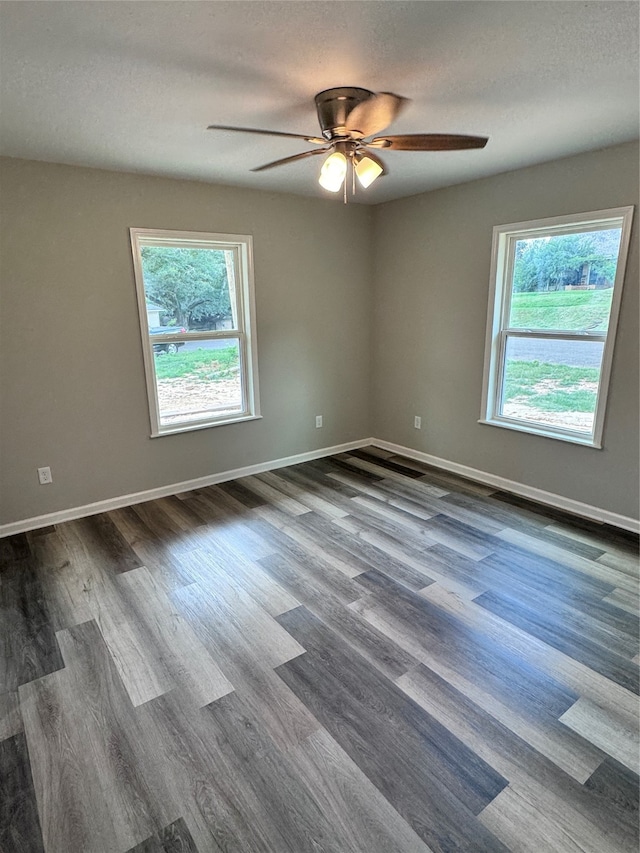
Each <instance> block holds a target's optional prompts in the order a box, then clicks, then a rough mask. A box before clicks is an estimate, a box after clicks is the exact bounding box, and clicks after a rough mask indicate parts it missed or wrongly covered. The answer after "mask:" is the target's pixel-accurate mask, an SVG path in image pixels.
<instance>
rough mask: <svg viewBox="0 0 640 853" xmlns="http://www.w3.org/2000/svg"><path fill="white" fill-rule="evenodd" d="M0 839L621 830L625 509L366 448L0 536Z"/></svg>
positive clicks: (253, 844)
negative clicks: (587, 512) (516, 488)
mask: <svg viewBox="0 0 640 853" xmlns="http://www.w3.org/2000/svg"><path fill="white" fill-rule="evenodd" d="M0 559H1V561H2V562H1V568H0V850H1V851H2V853H14V851H16V853H18V851H20V853H27V851H29V853H42V852H43V851H46V853H160V851H165V853H169V851H172V853H178V851H183V853H185V851H186V853H223V851H224V853H307V851H308V853H329V851H331V853H428V851H432V853H454V851H468V853H485V851H486V853H489V851H491V853H498V851H502V853H506V851H518V853H547V851H549V853H551V851H562V853H565V851H566V853H580V851H582V853H620V852H621V851H628V853H637V850H638V831H637V830H638V776H637V773H638V687H639V682H638V671H639V667H638V618H637V609H638V608H637V605H638V545H637V537H633V536H632V535H631V534H626V533H624V532H621V531H616V530H615V529H613V528H610V527H606V526H603V525H598V524H595V523H588V522H585V521H580V520H577V519H571V518H569V517H567V516H564V515H562V514H561V513H557V512H554V511H552V510H547V509H544V508H542V507H540V506H537V505H534V504H531V503H528V502H526V501H523V500H520V499H516V498H514V497H512V496H509V495H506V494H503V493H500V492H496V491H492V490H491V489H490V488H488V487H485V486H481V485H478V484H474V483H471V482H469V481H466V480H463V479H461V478H458V477H455V476H453V475H449V474H446V473H444V472H442V471H438V470H436V469H433V468H429V467H428V466H425V465H422V464H420V463H416V462H413V461H411V460H408V459H403V458H400V457H397V456H392V455H391V454H389V453H386V452H384V451H381V450H377V449H375V448H367V449H366V450H362V451H353V452H351V453H347V454H340V455H338V456H333V457H330V458H326V459H323V460H319V461H315V462H308V463H304V464H300V465H294V466H291V467H289V468H282V469H279V470H277V471H273V472H269V473H264V474H257V475H255V476H251V477H246V478H244V479H242V480H237V481H234V482H229V483H225V484H221V485H218V486H210V487H208V488H202V489H197V490H195V491H193V492H188V493H184V494H180V495H178V496H176V497H169V498H162V499H160V500H155V501H151V502H148V503H143V504H138V505H136V506H132V507H128V508H125V509H119V510H115V511H113V512H109V513H104V514H102V515H96V516H93V517H90V518H85V519H82V520H79V521H73V522H67V523H64V524H59V525H55V527H49V528H45V529H42V530H37V531H33V532H32V533H28V534H22V535H17V536H13V537H10V538H6V539H3V540H0Z"/></svg>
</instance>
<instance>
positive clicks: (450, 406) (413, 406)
mask: <svg viewBox="0 0 640 853" xmlns="http://www.w3.org/2000/svg"><path fill="white" fill-rule="evenodd" d="M407 156H409V155H407ZM443 156H445V155H443ZM0 190H1V192H2V205H1V211H0V212H1V213H2V221H1V222H0V241H1V242H0V263H1V268H0V275H1V290H0V383H1V387H0V452H1V453H2V458H1V459H0V523H8V522H11V521H17V520H21V519H25V518H29V517H32V516H36V515H40V514H43V513H47V512H54V511H56V510H62V509H67V508H70V507H75V506H80V505H83V504H86V503H89V502H92V501H98V500H103V499H107V498H110V497H117V496H119V495H123V494H128V493H131V492H136V491H141V490H145V489H151V488H154V487H158V486H164V485H168V484H171V483H174V482H179V481H181V480H187V479H191V478H196V477H202V476H206V475H208V474H215V473H217V472H220V471H226V470H229V469H232V468H236V467H241V466H244V465H251V464H255V463H260V462H267V461H269V460H272V459H277V458H279V457H284V456H289V455H292V454H296V453H302V452H304V451H308V450H313V449H316V448H321V447H326V446H331V445H334V444H339V443H342V442H347V441H352V440H356V439H360V438H365V437H367V436H370V435H374V436H376V437H377V438H382V439H386V440H388V441H392V442H396V443H398V444H402V445H405V446H408V447H412V448H415V449H416V450H421V451H423V452H426V453H430V454H433V455H434V456H438V457H441V458H444V459H447V460H450V461H453V462H458V463H462V464H464V465H469V466H471V467H473V468H477V469H480V470H482V471H488V472H491V473H493V474H496V475H500V476H503V477H506V478H508V479H511V480H515V481H518V482H521V483H525V484H527V485H530V486H534V487H537V488H540V489H545V490H548V491H550V492H554V493H556V494H559V495H564V496H566V497H569V498H573V499H576V500H580V501H583V502H585V503H588V504H592V505H594V506H596V507H600V508H603V509H606V510H609V511H611V512H617V513H621V514H623V515H627V516H633V517H636V518H637V517H638V479H637V476H638V475H637V471H638V443H639V442H638V387H639V381H638V240H637V234H638V222H637V216H638V213H637V211H636V219H635V221H634V229H633V237H632V247H631V252H630V257H629V263H628V269H627V280H626V284H625V293H624V297H623V304H622V311H621V319H620V325H619V334H618V340H617V345H616V351H615V356H614V363H613V373H612V380H611V387H610V399H609V409H608V414H607V419H606V423H605V434H604V444H605V447H604V450H594V449H591V448H585V447H579V446H576V445H571V444H567V443H565V442H559V441H554V440H552V439H545V438H541V437H536V436H530V435H525V434H521V433H516V432H511V431H508V430H504V429H498V428H496V427H490V426H484V425H480V424H478V423H477V419H478V417H479V414H480V393H481V385H482V368H483V358H484V335H485V323H486V314H487V298H488V285H489V262H490V254H491V231H492V228H493V226H494V225H495V224H502V223H506V222H516V221H523V220H528V219H535V218H542V217H546V216H554V215H559V214H564V213H575V212H578V211H585V210H598V209H602V208H607V207H618V206H622V205H628V204H636V205H637V204H638V146H637V144H629V145H623V146H618V147H615V148H610V149H607V150H604V151H599V152H593V153H589V154H583V155H579V156H577V157H572V158H569V159H566V160H562V161H556V162H553V163H547V164H544V165H541V166H536V167H533V168H530V169H523V170H520V171H518V172H512V173H508V174H504V175H500V176H497V177H495V178H490V179H487V180H482V181H477V182H474V183H471V184H466V185H461V186H457V187H452V188H449V189H445V190H440V191H437V192H433V193H428V194H425V195H421V196H415V197H413V198H410V199H404V200H401V201H398V202H392V203H390V204H385V205H381V206H379V207H377V208H373V209H372V208H366V207H363V206H360V205H348V206H346V207H345V206H344V205H342V204H339V203H336V201H335V200H334V199H332V200H328V201H324V200H316V199H306V198H300V197H296V196H290V195H281V194H273V193H264V192H254V191H249V190H242V189H237V188H230V187H220V186H212V185H207V184H201V183H196V182H187V181H174V180H165V179H162V178H154V177H146V176H138V175H131V174H119V173H111V172H103V171H98V170H92V169H83V168H74V167H68V166H58V165H52V164H45V163H35V162H30V161H21V160H11V159H5V160H0ZM132 225H133V226H138V227H145V228H170V229H176V230H194V231H219V232H227V233H241V234H242V233H248V234H253V237H254V251H255V263H256V297H257V320H258V356H259V367H260V387H261V401H262V411H263V415H264V417H263V419H262V420H258V421H250V422H247V423H243V424H237V425H229V426H224V427H217V428H215V429H208V430H201V431H197V432H190V433H184V434H181V435H173V436H163V437H161V438H156V439H150V438H149V417H148V409H147V400H146V387H145V381H144V370H143V364H142V350H141V343H140V334H139V329H138V318H137V309H136V301H135V289H134V280H133V269H132V262H131V253H130V248H129V235H128V228H129V227H130V226H132ZM320 413H321V414H323V415H324V418H325V426H324V428H323V429H321V430H316V429H315V427H314V415H315V414H320ZM415 414H419V415H422V417H423V429H422V430H421V431H416V430H414V429H413V416H414V415H415ZM42 465H50V466H51V468H52V471H53V475H54V482H53V484H52V485H51V486H40V485H38V482H37V478H36V468H37V467H39V466H42Z"/></svg>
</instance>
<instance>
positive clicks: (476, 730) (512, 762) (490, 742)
mask: <svg viewBox="0 0 640 853" xmlns="http://www.w3.org/2000/svg"><path fill="white" fill-rule="evenodd" d="M397 684H398V685H399V686H400V687H402V689H403V690H404V691H405V692H406V693H407V695H408V696H410V697H411V698H413V699H414V700H415V701H416V702H418V703H419V704H420V705H421V706H422V707H423V708H425V710H426V711H428V712H429V713H430V714H432V715H433V716H434V717H435V718H436V719H437V720H439V721H440V722H441V723H442V724H443V725H446V726H447V728H448V729H449V731H451V732H452V733H454V734H455V735H456V737H458V738H459V739H460V740H461V741H462V742H463V743H465V744H466V745H467V746H468V747H469V748H471V749H472V750H473V751H474V752H475V753H477V754H478V755H479V756H480V757H482V758H483V759H484V760H485V761H487V762H488V763H489V764H490V765H491V766H492V767H494V768H495V769H496V770H497V771H498V772H499V773H501V774H502V775H503V776H504V777H505V778H507V779H509V783H510V788H511V789H512V792H516V794H521V795H522V796H524V797H525V799H526V800H527V801H528V802H531V801H535V802H536V803H537V804H538V808H537V816H538V819H539V820H541V821H542V822H543V823H547V822H550V824H551V826H550V827H548V828H547V830H546V831H547V833H548V834H549V835H558V833H560V832H562V833H564V834H565V835H567V836H568V837H569V838H572V839H574V841H575V843H577V844H578V846H579V849H589V850H593V851H594V853H596V851H600V853H605V851H606V853H620V851H623V850H624V851H629V853H631V851H635V849H636V848H637V843H638V821H637V803H636V804H633V803H630V802H627V801H626V800H625V801H624V802H623V803H621V802H620V797H619V793H618V790H617V785H616V783H615V782H613V780H612V783H607V782H605V781H604V780H603V781H602V782H601V783H600V784H592V785H590V784H589V779H587V781H586V782H585V784H584V785H583V784H580V783H579V782H578V781H576V780H575V779H574V778H573V777H572V776H570V775H567V774H566V773H565V772H563V771H562V770H561V769H559V768H558V767H557V765H556V764H555V763H554V762H553V761H551V760H550V759H549V758H547V757H546V756H544V755H543V754H542V753H540V752H539V751H537V750H536V749H535V748H534V747H532V746H531V745H530V744H528V743H527V742H526V740H524V739H522V738H521V737H519V736H518V735H517V734H516V733H515V732H513V731H512V730H511V729H510V728H509V727H508V726H507V725H504V724H503V723H502V722H500V721H499V720H497V719H496V718H495V716H493V715H492V714H491V713H489V712H487V711H485V710H484V709H482V708H481V707H480V706H479V705H477V704H476V703H474V702H473V701H472V700H471V699H469V698H468V697H467V696H465V695H464V694H463V693H461V692H460V691H459V690H457V689H456V688H455V687H454V686H453V685H451V684H450V683H449V682H448V681H446V680H445V679H444V678H441V677H440V676H439V675H438V674H437V673H435V672H434V671H433V670H431V669H429V668H428V667H425V666H423V665H420V666H419V667H418V668H417V669H416V670H414V671H412V672H410V673H407V674H406V675H403V676H401V677H400V678H399V679H398V680H397ZM605 763H606V762H605ZM602 767H603V764H600V765H599V767H598V768H597V769H596V771H595V772H594V774H593V776H591V777H589V778H597V777H598V773H599V772H600V768H602ZM505 790H507V789H505ZM510 796H511V795H510ZM499 798H500V795H498V799H499ZM493 802H494V803H495V802H496V801H495V800H494V801H493ZM490 809H491V804H490V805H489V806H488V807H487V809H485V811H484V812H482V817H483V818H484V817H486V815H487V811H488V810H490ZM511 814H512V819H513V820H515V821H516V823H515V825H516V826H520V827H522V830H523V832H524V830H525V829H527V830H528V829H529V821H533V822H535V815H531V816H530V817H526V815H525V816H524V817H526V822H525V823H524V825H523V824H522V823H521V822H520V821H521V818H518V817H517V815H515V813H514V812H513V811H512V812H511ZM494 830H495V831H497V832H498V834H500V836H501V837H503V834H502V832H501V831H500V830H499V829H498V824H496V825H495V827H494ZM532 837H534V838H536V837H537V832H536V831H535V829H534V830H533V832H532ZM503 840H505V838H504V837H503ZM506 843H509V842H508V841H506ZM514 849H515V850H518V849H519V847H518V845H517V844H516V846H515V848H514ZM539 849H540V850H545V849H549V848H545V847H544V846H543V847H541V848H539ZM551 849H553V848H551Z"/></svg>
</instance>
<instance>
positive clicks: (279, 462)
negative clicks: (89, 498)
mask: <svg viewBox="0 0 640 853" xmlns="http://www.w3.org/2000/svg"><path fill="white" fill-rule="evenodd" d="M372 443H373V439H371V438H364V439H360V440H359V441H348V442H347V443H346V444H336V445H334V446H333V447H322V448H320V449H319V450H310V451H307V452H306V453H297V454H296V455H295V456H285V457H283V458H282V459H272V460H271V461H270V462H260V463H259V464H258V465H247V466H246V467H244V468H233V469H232V470H230V471H221V472H220V473H218V474H209V475H207V476H206V477H197V478H196V479H195V480H183V481H182V482H181V483H171V484H169V485H168V486H159V487H158V488H156V489H146V490H145V491H143V492H133V493H132V494H129V495H120V496H119V497H116V498H108V499H107V500H104V501H96V502H95V503H90V504H84V506H75V507H72V508H71V509H63V510H60V511H59V512H49V513H47V514H46V515H37V516H34V517H33V518H25V519H23V520H22V521H13V522H10V523H9V524H0V539H2V538H4V537H5V536H11V535H12V534H14V533H25V532H26V531H27V530H37V529H38V528H39V527H48V526H49V525H51V524H60V523H61V522H63V521H73V520H74V519H76V518H84V517H85V516H87V515H97V514H98V513H99V512H108V511H109V510H111V509H119V508H120V507H123V506H131V505H132V504H139V503H143V502H144V501H152V500H154V499H155V498H166V497H168V496H169V495H177V494H179V493H180V492H190V491H191V490H192V489H201V488H203V487H204V486H213V485H215V484H216V483H225V482H227V480H237V479H238V478H239V477H248V476H249V475H250V474H260V473H261V472H262V471H273V470H274V469H276V468H285V467H286V466H287V465H297V464H298V463H299V462H310V461H311V460H312V459H322V457H324V456H332V455H333V454H334V453H345V452H346V451H347V450H355V449H356V448H358V447H365V446H366V445H367V444H372Z"/></svg>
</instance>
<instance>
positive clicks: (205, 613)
mask: <svg viewBox="0 0 640 853" xmlns="http://www.w3.org/2000/svg"><path fill="white" fill-rule="evenodd" d="M189 559H190V561H192V562H193V564H194V566H197V565H198V564H202V563H205V564H206V556H204V555H202V554H199V553H197V552H194V553H193V554H191V555H189ZM195 570H197V569H195ZM172 598H173V600H174V601H175V602H177V603H178V604H179V605H180V606H182V605H184V607H185V611H186V612H187V613H188V614H189V617H192V616H193V617H195V623H196V624H197V625H199V624H200V623H199V620H202V619H212V618H214V614H216V615H217V619H218V620H221V621H222V624H223V626H224V627H225V628H226V627H228V628H229V638H230V639H231V637H237V649H238V653H239V654H247V655H250V656H251V658H252V659H253V660H255V661H256V662H260V663H261V664H262V665H264V666H265V667H270V668H273V667H275V666H279V665H280V664H281V663H285V662H286V661H288V660H290V659H291V658H292V657H295V656H296V655H299V654H301V653H302V652H303V651H304V649H303V648H302V647H301V646H300V645H299V644H298V643H296V642H295V640H293V639H292V638H291V637H290V636H289V635H288V634H287V632H286V631H284V630H283V629H282V628H281V627H280V625H279V624H278V622H277V621H276V620H275V619H274V618H272V617H271V616H269V614H268V613H267V612H266V611H265V610H263V609H262V608H261V607H260V606H259V605H258V604H256V602H255V601H254V600H253V599H252V598H251V596H249V595H247V593H246V592H245V591H244V590H243V589H242V588H241V587H239V586H236V585H234V584H233V583H232V582H231V581H225V579H224V578H222V577H220V578H219V583H218V584H217V585H216V587H215V589H213V587H207V588H205V587H204V586H201V585H200V584H191V586H188V587H184V588H182V589H179V590H176V591H175V592H174V593H173V594H172ZM190 621H191V618H190ZM227 622H228V626H227ZM230 645H231V644H230Z"/></svg>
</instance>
